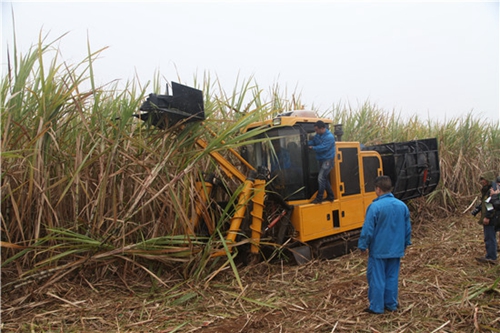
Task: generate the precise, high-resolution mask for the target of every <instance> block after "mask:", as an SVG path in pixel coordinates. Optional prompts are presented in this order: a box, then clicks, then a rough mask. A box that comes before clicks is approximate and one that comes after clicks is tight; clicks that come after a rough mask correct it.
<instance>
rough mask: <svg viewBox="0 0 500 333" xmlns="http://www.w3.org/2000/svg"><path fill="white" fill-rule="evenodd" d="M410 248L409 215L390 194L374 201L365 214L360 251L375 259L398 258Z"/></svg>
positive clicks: (402, 204) (403, 206)
mask: <svg viewBox="0 0 500 333" xmlns="http://www.w3.org/2000/svg"><path fill="white" fill-rule="evenodd" d="M410 244H411V223H410V211H409V210H408V207H407V206H406V204H405V203H404V202H402V201H401V200H399V199H396V198H395V197H394V195H393V194H392V193H386V194H383V195H381V196H380V197H378V198H376V199H375V200H373V202H372V203H371V204H370V206H368V209H367V210H366V216H365V222H364V223H363V228H362V229H361V235H360V237H359V241H358V248H359V249H360V250H363V251H364V250H366V249H368V250H369V255H370V256H371V257H374V258H379V259H388V258H401V257H403V256H404V253H405V249H406V247H407V246H408V245H410Z"/></svg>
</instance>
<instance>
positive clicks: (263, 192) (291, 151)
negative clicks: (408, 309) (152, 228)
mask: <svg viewBox="0 0 500 333" xmlns="http://www.w3.org/2000/svg"><path fill="white" fill-rule="evenodd" d="M172 86H173V94H174V95H173V96H167V95H150V96H149V98H148V99H147V101H146V102H144V104H143V105H142V106H141V111H143V113H142V114H140V115H138V116H137V117H138V118H140V119H142V120H144V121H147V122H150V123H151V124H152V125H155V126H157V127H160V128H165V127H168V126H172V125H174V124H177V123H179V122H180V121H193V120H203V119H204V118H205V115H204V111H203V95H202V92H201V91H199V90H196V89H193V88H190V87H186V86H182V85H179V84H172ZM318 120H322V121H323V122H324V123H325V124H326V125H327V126H328V127H329V128H330V130H331V131H332V132H333V133H334V135H335V137H336V141H337V142H336V154H335V162H334V168H333V169H332V171H331V172H330V183H331V186H332V190H333V193H334V195H335V200H334V201H333V202H330V201H325V202H322V203H320V204H312V203H311V202H312V201H313V199H314V198H315V197H316V195H317V190H318V181H317V176H318V172H319V170H318V163H317V161H316V157H315V153H314V151H312V150H310V149H308V147H307V141H308V140H309V139H310V138H311V136H313V135H315V131H314V124H315V123H316V121H318ZM262 128H265V129H266V130H265V131H262ZM244 131H246V132H248V133H251V132H252V131H255V133H256V134H255V137H254V138H253V139H259V140H251V141H249V144H247V145H244V146H243V147H242V149H241V150H240V151H239V152H236V151H234V150H230V151H229V153H231V154H233V155H234V156H236V157H237V159H238V160H239V161H240V162H241V163H239V164H242V165H243V169H244V170H241V167H239V166H238V167H237V166H236V165H234V164H232V163H231V162H230V161H229V160H228V159H226V158H225V157H224V156H222V155H221V154H219V153H210V155H211V156H212V157H213V158H214V159H215V160H216V162H217V163H218V164H219V165H220V166H221V167H222V168H223V169H224V170H226V172H227V171H228V170H229V172H230V174H231V175H234V176H236V177H237V178H238V179H240V180H241V182H242V183H243V185H244V186H243V190H242V191H241V193H240V194H239V197H238V200H237V203H236V204H235V205H234V209H232V210H231V211H232V215H231V216H230V217H229V218H228V221H227V223H225V225H226V226H227V227H226V228H225V230H224V232H225V235H226V236H225V240H226V244H227V245H228V247H229V248H230V249H231V250H234V247H237V245H238V244H247V246H246V247H239V248H238V249H239V250H241V249H243V250H241V252H243V253H246V254H248V255H249V256H248V257H249V258H251V259H254V258H256V257H259V258H260V257H261V256H262V255H264V256H268V255H274V254H276V250H277V249H278V250H279V254H285V255H289V254H290V253H291V254H293V256H290V257H294V258H295V259H296V261H297V262H298V263H303V262H307V261H308V260H310V259H311V258H333V257H337V256H340V255H343V254H346V253H348V252H349V251H350V250H352V249H354V248H355V247H356V245H357V240H358V238H359V234H360V231H361V227H362V225H363V221H364V214H365V211H366V209H367V207H368V205H369V204H370V203H371V202H372V201H373V199H374V198H375V197H376V194H375V188H374V185H373V184H374V179H375V178H376V177H377V176H380V175H388V176H390V177H391V179H392V181H393V186H394V192H393V193H394V195H395V196H396V197H398V198H399V199H401V200H403V201H407V200H410V199H412V198H416V197H420V196H423V195H426V194H428V193H430V192H432V191H433V190H434V189H435V188H436V187H437V185H438V182H439V176H440V173H439V158H438V147H437V140H436V139H435V138H430V139H423V140H414V141H408V142H395V143H388V144H382V145H376V146H369V147H365V146H364V145H361V144H360V143H359V142H346V141H341V138H342V135H343V131H342V125H339V124H333V122H332V120H330V119H325V118H318V117H317V115H316V114H315V112H313V111H304V110H299V111H290V112H286V113H283V114H281V115H279V116H277V117H275V118H274V119H269V120H266V121H262V122H257V123H253V124H251V125H249V126H248V127H247V128H245V129H244ZM197 145H198V146H199V147H201V148H202V149H204V148H205V147H207V142H205V141H204V140H202V139H198V140H197ZM212 182H213V179H212V178H210V177H209V178H207V179H205V180H200V184H199V186H198V190H199V191H200V195H199V197H200V198H203V200H205V202H203V203H194V205H195V206H196V209H195V211H196V216H194V217H193V226H192V229H193V230H208V231H209V233H213V232H214V230H215V225H216V222H215V221H212V220H210V219H209V218H207V217H209V216H213V214H208V213H207V212H205V211H203V210H204V209H209V208H208V207H212V206H213V205H212V204H210V203H213V202H214V201H215V200H216V199H215V198H216V195H215V194H214V193H213V192H211V189H213V188H214V184H213V183H212ZM220 205H221V208H223V209H224V208H225V207H222V205H224V203H220ZM242 237H243V238H247V240H248V242H246V243H245V242H241V240H242ZM248 244H250V246H248ZM223 253H224V252H222V251H221V252H220V253H219V254H223ZM238 253H240V251H238Z"/></svg>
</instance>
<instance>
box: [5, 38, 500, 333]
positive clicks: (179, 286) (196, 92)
mask: <svg viewBox="0 0 500 333" xmlns="http://www.w3.org/2000/svg"><path fill="white" fill-rule="evenodd" d="M101 51H102V52H105V51H104V50H101ZM101 51H98V52H90V51H89V55H88V57H87V58H85V59H84V60H82V62H81V63H75V64H72V63H63V64H61V63H59V62H58V58H57V55H56V53H57V43H56V42H52V43H50V42H46V41H45V40H43V41H40V42H39V43H38V44H36V45H34V46H33V47H32V48H31V49H29V50H28V51H27V52H26V51H23V52H18V51H14V52H12V53H10V54H9V61H8V69H9V70H8V71H7V73H6V74H5V75H4V76H3V77H2V84H1V101H2V111H1V124H2V126H1V130H2V133H1V135H2V138H1V170H2V174H1V188H0V190H1V216H0V219H1V243H0V244H1V312H0V314H1V323H0V330H1V331H2V332H12V333H14V332H15V333H18V332H19V333H20V332H65V333H67V332H164V333H173V332H185V333H187V332H200V333H226V332H227V333H234V332H242V333H256V332H272V333H281V332H283V333H291V332H308V331H309V332H325V333H327V332H328V333H331V332H367V333H368V332H371V333H375V332H384V333H387V332H398V333H402V332H405V333H413V332H430V333H437V332H442V333H444V332H464V333H479V332H500V286H499V282H500V260H499V261H496V260H483V261H481V260H478V258H482V257H484V256H485V236H484V234H483V226H482V225H481V224H480V218H482V216H483V215H482V213H481V212H479V213H481V214H479V215H478V212H477V211H476V212H474V211H475V209H479V211H480V208H478V207H480V206H481V200H482V199H481V192H480V191H481V185H480V183H479V180H480V177H484V179H485V180H486V181H487V182H490V183H491V182H493V183H495V180H496V179H497V177H499V176H500V169H499V167H498V166H499V162H500V127H499V124H498V123H496V124H495V123H494V122H488V121H487V120H485V119H483V118H481V117H477V116H476V115H475V114H474V113H473V112H470V113H469V114H467V115H466V116H464V117H458V118H451V119H448V120H447V121H445V122H438V121H433V120H430V119H426V118H423V117H421V116H419V115H414V116H413V117H410V118H409V119H403V118H402V117H400V116H399V115H398V113H397V112H395V111H387V110H384V109H382V108H379V107H377V105H376V104H373V103H370V102H365V103H362V104H360V105H359V106H358V107H354V106H352V105H349V104H338V105H336V106H334V107H332V108H330V109H327V110H317V109H315V110H312V108H311V107H310V106H308V105H304V104H302V102H301V97H300V94H299V93H295V92H290V91H288V90H287V89H280V87H279V86H275V87H272V88H271V89H265V88H263V87H259V86H258V84H257V83H256V82H255V81H254V80H253V79H248V80H245V79H243V80H240V82H239V83H238V84H237V85H236V86H235V87H234V89H233V90H232V91H224V90H222V88H221V87H222V84H221V82H220V81H218V79H213V78H211V77H210V76H208V75H207V76H203V77H199V78H195V79H193V80H182V79H180V78H172V80H170V79H169V78H167V79H168V80H166V79H165V78H164V77H162V76H161V75H160V74H159V73H158V75H157V77H156V78H155V79H154V80H153V81H152V82H151V83H150V84H149V85H147V86H144V85H140V84H137V83H135V82H134V81H130V82H129V83H128V84H127V86H126V88H124V89H123V88H119V87H118V86H117V85H115V84H114V83H110V84H109V85H105V86H99V85H96V84H95V82H94V80H93V78H94V75H96V74H95V73H94V72H93V71H92V68H93V64H94V63H95V62H99V60H100V59H99V57H100V55H101ZM318 126H320V128H321V126H326V127H327V128H329V131H331V133H332V136H334V137H335V148H334V149H333V152H332V160H333V161H334V162H333V163H334V164H333V166H332V169H331V171H329V172H328V174H327V177H328V182H329V183H328V184H329V186H330V187H329V189H328V190H326V193H327V196H325V197H322V195H323V193H321V192H322V191H321V190H319V189H320V187H319V186H321V184H320V185H318V177H320V175H319V174H320V173H321V172H322V171H321V170H320V168H319V167H318V162H317V160H316V157H317V155H315V151H314V149H312V148H311V147H312V146H313V143H311V142H314V138H315V135H317V134H315V133H318V132H317V131H318ZM315 131H316V132H315ZM284 151H285V152H286V151H289V155H282V154H283V152H284ZM283 156H284V157H283ZM275 162H277V163H275ZM380 176H387V177H388V178H390V179H391V180H392V185H393V188H392V193H393V195H394V197H395V198H397V199H399V200H400V201H402V202H404V203H405V204H406V206H407V207H408V209H409V212H410V221H411V245H408V247H407V248H406V250H405V253H404V256H403V257H402V258H401V263H400V272H399V282H398V288H399V294H398V306H397V308H396V309H393V310H390V311H384V312H383V313H380V314H374V313H370V312H367V311H366V309H367V307H368V306H369V303H368V298H369V288H368V281H367V265H368V260H369V256H368V255H367V254H366V252H364V251H360V249H359V248H358V239H359V238H360V233H362V231H361V230H362V227H363V224H364V221H365V213H366V211H367V208H368V207H369V205H370V204H371V203H372V202H373V201H374V200H375V199H376V198H377V196H378V195H379V194H378V192H377V190H378V189H379V187H376V186H374V185H373V184H374V182H375V181H376V180H377V179H379V178H380ZM330 192H332V193H333V195H332V196H330V194H328V193H330ZM478 204H479V206H478ZM495 237H500V234H499V233H497V232H495ZM498 246H500V243H499V245H498Z"/></svg>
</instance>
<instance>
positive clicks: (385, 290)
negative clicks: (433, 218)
mask: <svg viewBox="0 0 500 333" xmlns="http://www.w3.org/2000/svg"><path fill="white" fill-rule="evenodd" d="M391 190H392V182H391V179H390V178H389V177H388V176H379V177H377V178H375V193H376V194H377V198H376V199H375V200H373V202H372V203H371V204H370V206H368V209H367V210H366V216H365V221H364V223H363V228H362V229H361V235H360V237H359V241H358V248H359V249H360V250H361V252H362V253H365V252H366V250H368V268H367V271H366V277H367V280H368V300H369V302H370V306H369V307H368V308H367V309H365V312H368V313H373V314H379V313H384V310H388V311H395V310H396V309H397V307H398V283H399V268H400V261H401V257H403V256H404V253H405V249H406V247H407V246H408V245H410V244H411V223H410V211H409V210H408V207H407V206H406V204H405V203H404V202H402V201H401V200H399V199H396V198H395V197H394V195H393V194H392V193H391Z"/></svg>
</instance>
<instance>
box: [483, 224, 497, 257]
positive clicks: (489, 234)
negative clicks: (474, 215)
mask: <svg viewBox="0 0 500 333" xmlns="http://www.w3.org/2000/svg"><path fill="white" fill-rule="evenodd" d="M483 230H484V246H485V247H486V259H490V260H497V237H496V236H497V235H496V231H495V225H494V224H492V223H490V224H488V225H483Z"/></svg>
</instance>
